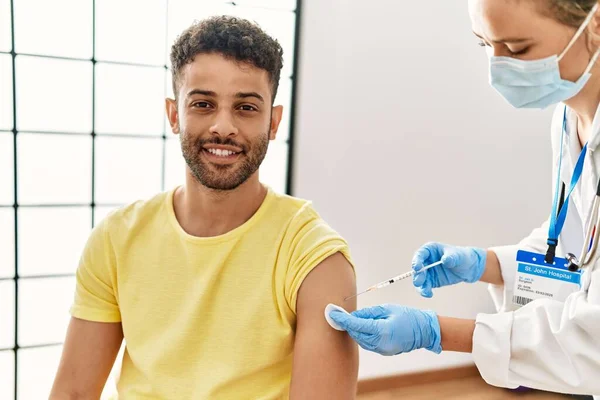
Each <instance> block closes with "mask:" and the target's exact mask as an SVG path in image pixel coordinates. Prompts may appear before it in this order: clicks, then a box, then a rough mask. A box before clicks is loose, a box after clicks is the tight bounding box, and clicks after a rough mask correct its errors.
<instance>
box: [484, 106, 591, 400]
mask: <svg viewBox="0 0 600 400" xmlns="http://www.w3.org/2000/svg"><path fill="white" fill-rule="evenodd" d="M563 110H564V105H563V104H559V105H558V106H557V108H556V110H555V112H554V116H553V118H552V128H551V133H552V153H553V160H554V167H553V177H554V179H553V183H552V191H553V192H554V186H555V182H556V180H555V178H556V173H557V169H558V160H559V152H560V137H561V131H562V119H563ZM567 115H568V118H567V121H568V130H567V134H566V135H565V139H564V145H563V161H562V172H561V179H562V181H563V182H566V184H567V189H568V187H569V183H570V180H571V175H572V172H573V168H574V166H575V163H576V161H577V158H578V157H579V153H580V151H581V146H580V144H579V139H578V137H577V131H576V127H577V117H576V115H575V114H574V113H573V112H571V111H567ZM599 144H600V107H599V108H598V110H597V112H596V116H595V118H594V122H593V127H592V135H591V137H590V140H589V142H588V154H587V156H586V160H585V163H584V168H583V173H582V176H581V178H580V181H579V184H578V185H577V187H576V189H575V190H574V191H573V194H572V195H571V201H570V203H569V212H568V215H567V219H566V221H565V225H564V228H563V231H562V233H561V235H560V237H559V247H558V249H557V253H556V254H557V256H561V257H562V256H564V255H565V254H566V253H567V252H570V253H573V254H575V255H576V256H578V257H579V253H580V251H581V247H582V243H583V236H584V224H583V223H582V221H585V222H587V220H588V213H589V209H590V204H591V202H592V200H593V197H594V194H595V192H596V186H597V182H598V177H599V172H600V146H599ZM514 195H518V192H517V193H514ZM548 201H549V203H548V204H543V205H542V206H543V208H544V209H550V204H551V199H550V196H549V200H548ZM533 206H535V205H534V204H532V207H533ZM585 226H587V225H585ZM547 237H548V221H546V222H545V223H544V224H543V225H542V226H541V227H540V228H538V229H535V230H534V231H533V232H532V233H531V234H530V235H529V236H528V237H526V238H525V239H523V241H522V242H521V243H520V244H519V245H516V246H505V247H497V248H493V249H492V250H494V252H495V253H496V254H497V256H498V259H499V261H500V266H501V270H502V277H503V278H504V285H503V286H494V285H490V288H489V289H490V293H491V295H492V298H493V300H494V303H495V304H496V307H497V309H498V311H499V313H498V314H491V315H490V314H480V315H478V316H477V321H476V327H475V334H474V336H473V358H474V361H475V363H476V365H477V367H478V369H479V371H480V373H481V375H482V377H483V379H485V381H486V382H488V383H489V384H491V385H495V386H501V387H507V388H516V387H518V386H526V387H530V388H536V389H541V390H547V391H553V392H560V393H570V394H588V395H589V394H596V396H595V397H594V399H595V400H600V266H598V264H600V257H598V256H597V258H596V259H595V260H593V262H592V263H591V266H590V268H587V269H585V272H584V274H583V276H582V288H581V290H580V291H578V292H575V293H573V294H571V295H570V296H569V297H568V298H567V300H566V302H564V303H561V302H558V301H554V300H536V301H533V302H531V303H529V304H528V305H526V306H524V307H521V308H517V307H514V306H512V294H513V293H512V292H513V285H514V281H515V275H516V269H517V264H516V253H517V250H519V249H525V250H529V251H535V252H539V253H542V254H545V252H546V249H547V245H546V240H547ZM599 253H600V251H599Z"/></svg>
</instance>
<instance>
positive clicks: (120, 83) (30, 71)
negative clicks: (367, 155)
mask: <svg viewBox="0 0 600 400" xmlns="http://www.w3.org/2000/svg"><path fill="white" fill-rule="evenodd" d="M141 9H143V17H142V13H141V11H140V10H141ZM299 9H300V2H299V1H296V0H236V1H226V0H152V1H147V0H127V1H123V0H54V1H52V2H49V1H45V0H0V398H1V399H9V398H14V399H31V398H45V397H46V398H47V396H48V394H49V390H50V387H51V385H52V382H53V379H54V375H55V372H56V368H57V365H58V360H59V357H60V353H61V344H62V340H63V339H64V335H65V331H66V326H67V323H68V320H69V314H68V309H69V306H70V304H71V301H72V298H73V290H74V284H75V280H74V272H75V269H76V266H77V262H78V259H79V256H80V254H81V251H82V250H83V246H84V243H85V241H86V240H87V238H88V235H89V233H90V231H91V229H92V228H93V226H94V225H95V224H96V223H97V222H98V221H100V220H101V219H102V218H104V216H106V214H107V213H109V212H110V211H111V210H112V209H114V208H115V207H119V206H121V205H124V204H127V203H129V202H132V201H134V200H137V199H140V198H147V197H149V196H152V195H153V194H155V193H157V192H159V191H162V190H168V189H171V188H173V187H174V186H176V185H178V184H181V183H183V179H184V167H185V163H184V161H183V157H182V156H181V150H180V145H179V141H178V138H177V137H176V136H174V135H172V134H170V129H169V128H168V123H167V121H166V117H165V115H164V98H165V97H167V96H169V97H171V96H172V93H171V86H170V85H171V77H170V69H169V59H168V57H169V50H170V46H171V44H172V42H173V40H174V39H175V37H176V36H177V35H178V34H179V33H180V32H181V31H182V30H183V29H185V28H186V27H187V26H189V25H190V24H191V23H192V22H193V21H194V20H197V19H202V18H204V17H207V16H210V15H215V14H229V15H236V16H240V17H244V18H248V19H251V20H254V21H256V22H258V23H259V24H260V25H261V26H262V27H263V28H264V29H265V30H266V31H267V32H268V33H270V34H271V35H273V36H274V37H276V38H277V39H278V40H279V42H280V43H281V45H282V46H283V48H284V52H285V55H284V62H285V65H284V69H283V72H282V77H281V82H280V89H279V92H278V95H277V99H276V103H277V104H282V105H283V106H284V110H285V111H284V117H283V120H282V122H281V126H280V131H279V135H278V138H277V140H276V141H275V142H272V143H271V145H270V147H269V151H268V153H267V157H266V159H265V162H264V163H263V166H262V168H261V172H262V173H261V180H262V181H263V182H265V183H267V184H268V185H270V186H271V187H273V188H274V189H275V190H277V191H279V192H288V193H289V181H290V180H289V164H290V162H289V155H290V146H291V143H292V142H291V139H292V138H293V125H292V121H293V97H294V87H295V76H294V71H295V66H296V59H295V54H296V53H295V50H296V46H297V41H298V38H297V32H298V28H297V25H298V22H299V21H298V19H299V18H298V17H299ZM65 10H68V12H66V11H65ZM49 16H50V18H49ZM134 96H135V98H136V101H135V102H132V101H131V98H132V97H134ZM121 355H122V353H121ZM121 355H120V356H119V359H118V360H117V363H119V362H120V357H121ZM111 386H114V383H111V382H110V381H109V384H108V385H107V390H106V391H105V392H106V393H109V392H110V389H112V388H111Z"/></svg>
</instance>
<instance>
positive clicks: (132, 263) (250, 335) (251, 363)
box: [71, 188, 350, 400]
mask: <svg viewBox="0 0 600 400" xmlns="http://www.w3.org/2000/svg"><path fill="white" fill-rule="evenodd" d="M173 193H174V190H173V191H169V192H165V193H161V194H159V195H157V196H156V197H154V198H152V199H150V200H148V201H139V202H136V203H133V204H131V205H129V206H127V207H124V208H122V209H119V210H117V211H115V212H113V213H111V214H110V215H109V216H108V217H107V218H105V219H104V220H103V221H102V222H101V223H100V224H99V225H98V226H97V227H96V228H94V230H93V232H92V234H91V236H90V238H89V240H88V243H87V244H86V247H85V250H84V252H83V255H82V258H81V262H80V265H79V267H78V270H77V287H76V293H75V301H74V304H73V307H72V308H71V314H72V316H74V317H76V318H80V319H84V320H90V321H99V322H121V323H122V326H123V333H124V336H125V343H126V346H125V353H124V356H123V360H122V365H121V373H120V377H119V379H118V384H117V388H118V392H119V399H122V400H129V399H177V400H184V399H253V400H254V399H282V398H283V399H285V398H288V396H289V394H288V393H289V383H290V378H291V370H292V355H293V346H294V331H295V325H296V315H295V314H296V296H297V293H298V289H299V288H300V285H301V284H302V281H303V279H304V278H305V277H306V276H307V275H308V273H309V272H310V271H311V270H312V269H313V268H314V267H315V266H317V265H318V264H319V263H320V262H321V261H323V260H324V259H325V258H327V257H329V256H330V255H332V254H334V253H336V252H341V253H342V254H344V255H345V256H346V258H347V259H348V260H350V255H349V250H348V246H347V243H346V242H345V241H344V239H343V238H342V237H340V235H338V234H337V233H336V232H335V231H334V230H333V229H332V228H330V227H329V226H328V225H327V224H326V223H325V222H324V221H323V220H322V219H321V218H320V217H319V215H318V214H317V212H316V211H315V210H314V209H313V208H312V206H311V204H310V202H308V201H305V200H301V199H298V198H294V197H290V196H286V195H281V194H277V193H275V192H273V191H272V190H271V189H270V188H269V190H268V193H267V196H266V197H265V200H264V202H263V204H262V205H261V206H260V208H259V209H258V211H257V212H256V213H255V214H254V215H253V216H252V217H251V218H250V219H249V220H248V221H247V222H246V223H244V224H243V225H241V226H239V227H238V228H236V229H234V230H232V231H230V232H228V233H225V234H223V235H220V236H215V237H206V238H200V237H194V236H191V235H189V234H187V233H186V232H185V231H184V230H183V229H182V228H181V226H180V225H179V223H178V222H177V219H176V217H175V213H174V211H173Z"/></svg>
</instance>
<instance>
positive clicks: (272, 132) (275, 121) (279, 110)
mask: <svg viewBox="0 0 600 400" xmlns="http://www.w3.org/2000/svg"><path fill="white" fill-rule="evenodd" d="M282 116H283V106H275V107H273V108H272V109H271V126H270V128H269V139H270V140H275V137H276V136H277V130H278V129H279V123H280V122H281V117H282Z"/></svg>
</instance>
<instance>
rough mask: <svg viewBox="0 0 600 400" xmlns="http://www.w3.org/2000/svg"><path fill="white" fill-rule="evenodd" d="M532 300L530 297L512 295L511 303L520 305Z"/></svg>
mask: <svg viewBox="0 0 600 400" xmlns="http://www.w3.org/2000/svg"><path fill="white" fill-rule="evenodd" d="M532 301H533V299H530V298H528V297H521V296H513V303H515V304H519V305H521V306H524V305H526V304H528V303H531V302H532Z"/></svg>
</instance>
